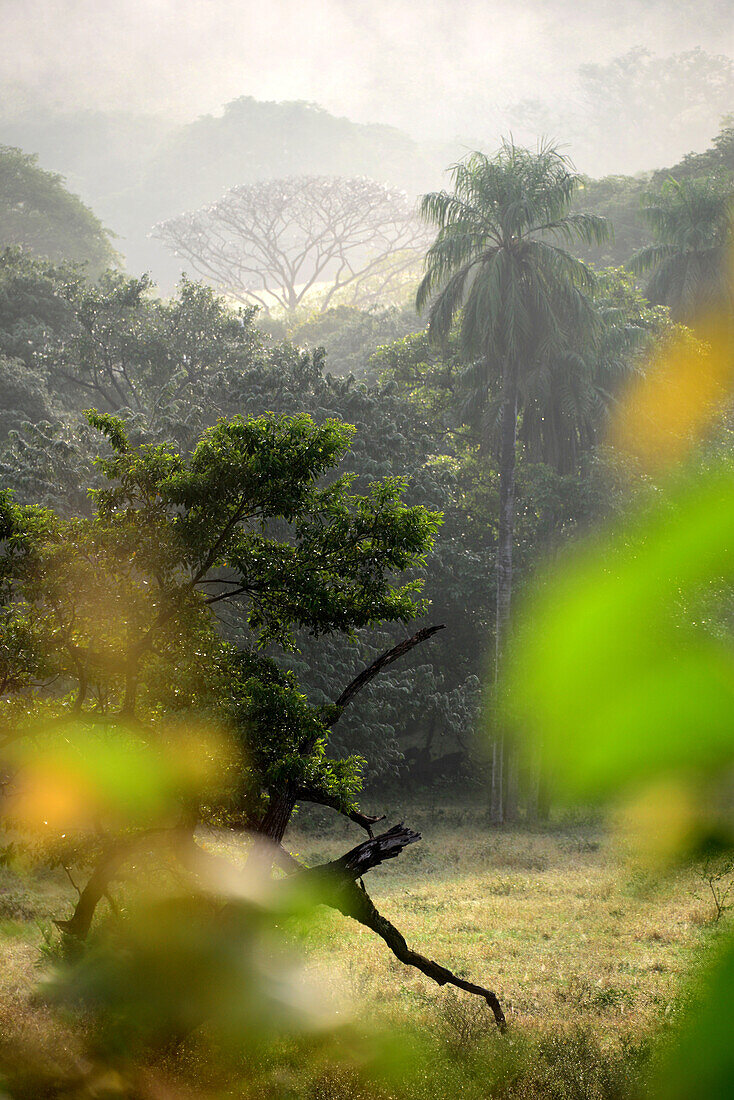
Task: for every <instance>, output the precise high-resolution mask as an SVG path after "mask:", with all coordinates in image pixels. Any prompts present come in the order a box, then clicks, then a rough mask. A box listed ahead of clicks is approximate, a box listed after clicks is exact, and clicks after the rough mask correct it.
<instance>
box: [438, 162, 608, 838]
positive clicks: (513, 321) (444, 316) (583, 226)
mask: <svg viewBox="0 0 734 1100" xmlns="http://www.w3.org/2000/svg"><path fill="white" fill-rule="evenodd" d="M453 183H454V191H453V193H448V192H446V191H441V192H438V193H433V194H429V195H426V196H425V197H424V199H423V203H422V208H421V209H422V213H423V216H424V217H425V219H426V220H427V221H428V222H430V223H433V224H434V225H436V226H438V235H437V237H436V240H435V241H434V243H433V244H432V245H431V247H430V248H429V250H428V254H427V256H426V273H425V276H424V278H423V280H422V282H421V285H420V287H419V290H418V296H417V305H418V308H419V309H423V308H425V307H426V306H428V305H430V308H429V314H428V316H429V322H428V327H429V333H430V334H431V335H432V336H433V338H435V339H436V340H441V339H445V338H446V336H447V335H448V333H449V331H450V328H451V325H452V323H453V321H454V319H455V318H456V317H457V316H458V315H459V314H461V321H460V338H461V343H462V346H463V349H464V351H465V354H466V355H467V356H468V357H472V358H474V360H475V362H476V364H477V366H476V369H477V370H478V371H479V372H481V373H483V375H484V379H485V390H487V391H488V390H489V388H490V386H491V385H492V384H493V381H494V380H497V381H498V386H499V402H500V417H499V418H500V431H501V441H500V462H499V468H500V499H499V525H498V536H497V575H496V622H495V668H496V670H497V672H499V667H500V662H501V655H502V649H503V644H504V640H505V634H506V631H507V626H508V622H509V616H510V601H511V594H512V550H513V536H514V523H515V462H516V453H515V452H516V439H517V422H518V413H519V396H520V392H521V383H522V379H523V377H524V376H525V375H526V374H527V372H528V371H529V370H530V369H531V368H532V367H533V365H534V364H535V363H536V362H537V361H538V360H539V359H541V358H543V359H546V358H548V357H549V356H550V355H551V354H552V353H553V351H554V349H558V351H559V352H561V353H563V352H564V351H565V349H566V347H567V345H568V342H569V336H570V335H571V334H573V333H574V332H576V331H578V330H579V329H580V328H582V327H585V326H587V325H589V323H590V319H591V306H590V303H589V300H588V298H587V296H586V295H585V294H584V290H585V289H589V288H590V287H591V286H592V285H593V276H592V273H591V271H590V270H589V268H587V267H586V265H585V264H584V263H583V262H581V261H580V260H577V259H576V258H574V257H573V256H571V255H570V253H569V252H567V251H566V250H565V249H564V248H562V247H560V246H559V245H558V244H557V243H554V240H557V239H558V238H561V239H563V240H565V241H572V240H577V239H581V240H585V241H595V240H596V241H598V240H601V239H602V238H603V236H604V234H605V232H606V227H605V223H604V221H603V219H601V218H599V217H597V216H595V215H591V214H582V213H569V211H568V208H569V205H570V201H571V198H572V196H573V193H574V191H575V189H576V187H577V186H578V176H577V175H576V174H575V173H574V172H573V171H572V170H571V168H570V166H569V163H568V161H567V159H566V158H565V157H563V156H561V155H560V154H559V153H558V151H557V150H556V149H555V147H553V146H551V145H544V146H541V147H540V148H539V149H538V151H537V152H535V153H532V152H529V151H528V150H526V149H520V148H518V147H516V146H515V145H513V144H512V143H510V142H505V143H504V144H503V145H502V148H501V149H500V151H499V152H498V153H497V154H496V155H495V156H494V157H489V156H486V155H485V154H482V153H473V154H471V156H469V157H468V158H467V159H466V160H464V161H462V162H460V163H459V164H457V165H456V166H455V167H454V169H453ZM502 755H503V753H502V747H501V743H500V746H499V748H498V758H497V766H496V767H494V768H493V792H494V795H493V816H494V817H495V819H497V820H500V821H501V820H502V818H503V793H502V791H503V785H504V781H503V767H502Z"/></svg>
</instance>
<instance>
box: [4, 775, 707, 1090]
mask: <svg viewBox="0 0 734 1100" xmlns="http://www.w3.org/2000/svg"><path fill="white" fill-rule="evenodd" d="M403 817H404V818H405V820H406V823H407V824H409V825H411V826H412V827H413V828H416V829H418V830H419V831H420V832H421V833H422V834H423V840H422V842H421V843H420V844H416V845H413V846H411V847H409V848H408V849H406V850H405V851H404V852H403V854H402V855H401V856H400V857H399V859H396V860H394V861H391V862H389V863H387V864H385V865H384V866H383V867H381V868H378V869H376V870H375V871H373V872H371V873H370V875H369V879H368V881H367V882H366V885H367V887H368V889H369V890H370V892H371V894H372V896H373V898H374V900H375V902H376V903H377V904H378V906H379V907H380V909H381V910H382V912H383V913H384V914H385V915H386V916H387V917H389V918H390V919H391V920H392V921H393V922H394V923H395V924H396V925H397V926H398V927H399V928H400V929H401V931H402V932H403V933H404V935H405V936H406V939H407V940H408V942H409V944H410V945H411V946H413V947H415V948H416V949H417V950H419V951H421V952H423V953H425V954H427V955H430V956H431V957H433V958H435V959H436V960H438V961H439V962H442V963H445V964H446V965H447V966H449V967H451V968H452V969H453V970H455V971H456V972H457V973H458V974H460V975H461V976H463V977H467V978H470V979H473V980H475V981H477V982H479V983H481V984H484V985H487V986H489V987H490V988H493V989H494V990H495V991H496V992H497V994H498V996H499V997H500V1000H501V1001H502V1004H503V1006H504V1008H505V1011H506V1013H507V1015H508V1019H509V1021H510V1023H511V1025H512V1029H511V1034H512V1035H514V1036H515V1039H514V1040H513V1043H514V1046H512V1045H510V1046H509V1047H508V1046H505V1047H504V1048H502V1047H497V1045H496V1044H497V1039H496V1037H495V1036H494V1034H493V1029H492V1025H491V1019H490V1017H489V1012H488V1010H487V1009H486V1007H485V1006H484V1004H483V1002H481V1001H480V1000H478V999H477V998H472V997H470V996H467V995H465V994H462V993H457V992H455V991H452V990H450V989H439V988H438V987H437V986H436V985H434V984H433V983H431V982H429V981H428V980H427V979H425V978H424V977H423V976H422V975H420V974H419V973H418V972H416V971H413V970H412V969H409V968H406V967H405V966H403V965H402V964H401V963H399V962H398V961H397V960H395V959H394V958H393V957H392V955H391V954H390V953H389V952H388V951H387V949H386V948H385V946H384V944H383V943H382V942H381V941H380V940H379V939H377V938H376V937H375V936H374V935H373V934H372V933H371V932H369V931H368V930H367V929H364V928H362V927H360V926H359V925H357V924H356V923H355V922H353V921H350V920H348V919H347V918H345V917H342V916H341V915H340V914H338V913H335V912H333V911H329V910H325V909H324V910H319V913H318V919H317V920H316V921H311V922H310V923H309V924H308V925H299V926H295V925H293V926H292V927H291V934H292V935H293V936H294V938H296V939H297V940H299V941H300V943H301V945H302V947H303V949H304V952H305V954H306V957H307V959H308V968H309V969H310V970H311V972H312V973H313V974H314V975H316V976H317V977H318V979H319V981H320V983H321V984H322V986H324V987H325V989H326V991H327V993H328V994H329V995H330V996H333V998H334V1000H335V1003H337V1004H339V1005H340V1006H341V1011H342V1012H343V1014H344V1015H345V1017H346V1016H349V1015H350V1014H351V1017H352V1018H353V1019H356V1021H357V1028H358V1029H359V1028H360V1027H362V1026H363V1025H366V1024H367V1023H369V1026H370V1028H374V1027H377V1028H378V1029H380V1028H382V1029H383V1031H386V1032H387V1033H388V1034H389V1033H390V1032H391V1031H395V1029H397V1028H403V1027H405V1026H406V1025H407V1026H409V1027H410V1028H412V1029H413V1030H414V1031H416V1032H418V1031H422V1032H423V1034H424V1035H426V1036H429V1037H430V1040H431V1042H432V1043H434V1047H432V1048H431V1049H432V1050H433V1052H434V1053H433V1054H432V1055H430V1057H429V1056H428V1055H426V1057H427V1058H428V1059H429V1061H430V1058H432V1057H434V1055H435V1057H436V1058H438V1059H439V1061H438V1062H436V1068H435V1074H436V1075H437V1077H436V1078H434V1076H433V1075H432V1073H429V1072H428V1071H426V1072H424V1073H423V1077H425V1078H426V1081H425V1082H424V1084H425V1087H426V1090H427V1091H426V1095H429V1094H430V1095H431V1098H432V1100H436V1098H437V1097H438V1096H439V1095H440V1096H444V1095H446V1096H452V1097H453V1096H454V1095H459V1094H462V1095H467V1096H474V1095H475V1094H476V1095H477V1096H480V1095H481V1096H483V1097H484V1096H487V1095H489V1093H487V1092H486V1073H487V1065H488V1064H490V1063H491V1065H492V1066H494V1071H496V1072H499V1070H498V1069H497V1066H498V1065H500V1063H502V1064H503V1065H504V1063H505V1062H506V1059H507V1057H508V1054H507V1052H508V1051H512V1052H513V1053H512V1057H513V1058H519V1057H520V1054H519V1051H520V1049H521V1047H523V1048H524V1046H527V1044H529V1045H530V1047H529V1049H530V1048H532V1056H528V1057H527V1058H526V1059H525V1061H524V1062H523V1066H524V1068H523V1069H522V1071H520V1070H519V1069H518V1068H517V1066H515V1063H513V1066H515V1068H512V1067H511V1068H510V1069H507V1068H506V1067H505V1069H504V1070H503V1071H502V1072H503V1073H505V1076H506V1078H507V1080H511V1081H512V1082H514V1083H513V1084H512V1087H511V1088H510V1087H509V1086H506V1084H505V1085H502V1087H500V1085H498V1084H497V1085H496V1087H494V1088H493V1090H492V1092H491V1095H492V1096H498V1097H499V1096H507V1097H513V1098H515V1097H523V1098H524V1097H536V1096H537V1097H541V1096H542V1097H555V1096H559V1097H565V1096H567V1095H568V1096H575V1095H578V1096H579V1097H583V1098H586V1097H596V1096H599V1097H601V1096H604V1097H605V1098H606V1097H609V1096H614V1095H617V1094H619V1095H620V1096H621V1095H626V1093H625V1089H629V1087H631V1086H630V1082H629V1079H628V1078H629V1072H630V1070H629V1067H630V1066H631V1065H632V1064H633V1063H634V1061H635V1059H636V1058H637V1053H630V1052H631V1051H637V1052H639V1049H640V1048H641V1046H643V1045H644V1042H645V1039H646V1037H647V1036H649V1035H651V1034H654V1033H656V1032H657V1031H658V1030H659V1029H660V1027H661V1025H665V1023H666V1022H667V1021H669V1020H671V1019H672V1018H673V1017H674V1016H675V1013H676V1011H677V1005H678V1003H679V996H680V991H681V988H682V986H683V984H684V982H685V979H686V977H687V975H688V973H689V972H690V969H691V967H692V964H693V962H694V960H695V959H696V958H697V956H699V954H700V952H701V949H702V948H703V947H704V946H705V944H706V943H707V942H708V940H709V938H710V937H711V936H712V935H714V934H716V932H715V928H716V927H718V928H721V925H722V924H726V923H727V921H726V920H724V921H722V922H720V923H719V925H718V926H716V925H715V922H714V916H715V914H714V913H713V906H712V903H711V901H710V899H707V898H706V896H705V894H704V893H703V892H702V891H701V889H700V879H698V878H697V877H696V875H695V872H694V871H690V872H682V871H681V872H679V873H676V874H674V875H671V876H670V877H668V878H666V879H665V880H663V881H653V880H652V879H651V878H650V877H649V876H646V875H644V874H642V873H641V872H640V871H639V870H635V869H634V867H633V866H632V865H631V864H629V863H626V862H624V861H623V860H622V859H621V858H620V855H619V852H618V851H617V850H616V848H615V846H614V844H613V843H612V840H611V839H610V837H609V836H608V835H607V834H606V833H605V832H604V830H603V829H602V828H601V827H600V826H599V825H597V824H590V823H588V822H586V823H584V822H566V823H559V824H556V825H554V826H553V827H551V828H546V829H533V828H511V829H509V828H508V829H504V830H498V829H492V828H491V827H490V826H489V824H488V821H487V816H486V808H485V807H484V806H483V805H482V804H481V803H476V802H475V803H471V802H469V801H467V800H466V799H459V798H456V797H453V798H449V797H447V796H444V795H442V796H440V797H438V796H437V797H436V799H435V801H430V800H427V799H426V798H425V797H424V798H423V799H421V800H414V801H412V802H411V803H409V804H408V805H407V806H406V804H405V802H404V801H403V803H402V807H401V812H399V813H398V812H397V811H393V812H388V823H392V822H394V821H396V820H401V819H402V818H403ZM361 839H362V835H361V833H360V831H359V830H358V829H357V828H356V827H354V826H352V825H350V824H349V823H345V822H343V821H341V820H340V819H338V818H336V817H335V816H334V815H333V814H330V813H328V812H327V811H321V810H316V809H311V810H309V811H305V812H302V813H300V814H299V815H298V817H297V819H296V821H295V824H294V827H293V829H292V830H291V833H290V834H289V837H288V840H289V843H290V847H291V848H292V850H294V851H296V852H298V853H299V854H300V855H301V856H302V857H304V858H305V859H306V860H307V861H308V862H320V861H323V860H326V859H330V858H333V857H335V856H337V855H339V854H341V853H343V852H344V851H345V850H346V849H348V848H349V847H351V846H353V845H354V844H357V843H359V841H360V840H361ZM205 843H206V844H207V845H208V846H211V847H213V848H216V849H217V850H219V851H227V852H228V853H229V854H231V855H232V857H233V858H235V859H237V858H238V857H239V858H241V856H242V850H243V846H242V842H241V840H240V838H239V837H237V836H236V835H234V834H226V833H219V834H211V835H210V836H208V837H207V838H206V840H205ZM73 901H74V894H73V889H72V887H71V886H70V883H69V881H68V880H67V879H66V877H65V876H64V875H63V873H62V872H60V871H53V872H52V871H47V872H43V873H38V874H36V875H34V876H32V877H26V878H24V879H22V880H21V879H18V878H17V877H16V876H14V875H13V874H12V873H11V872H9V871H8V870H2V871H0V951H1V952H2V958H1V965H0V1003H1V1005H2V1010H1V1011H2V1016H3V1017H4V1018H5V1019H6V1020H7V1019H8V1018H15V1019H25V1020H26V1021H27V1024H28V1027H30V1028H31V1030H33V1029H34V1028H35V1029H36V1030H37V1031H38V1032H39V1034H41V1033H42V1032H43V1028H44V1026H48V1017H47V1016H45V1014H44V1012H45V1010H43V1009H41V1008H39V1007H38V1006H37V1005H36V1004H35V1002H34V1000H33V989H34V986H35V984H36V982H37V980H38V976H39V961H41V962H43V960H44V952H43V948H44V944H45V943H46V942H47V940H48V938H49V930H50V929H51V928H52V927H53V926H52V924H51V918H52V917H53V916H58V915H62V916H65V915H68V913H69V912H70V908H71V905H72V904H73ZM559 1036H562V1037H563V1039H562V1041H560V1040H559ZM488 1044H489V1045H488ZM293 1049H294V1050H295V1047H294V1048H293ZM439 1052H440V1054H439ZM458 1055H460V1058H459V1060H458V1061H457V1057H456V1056H458ZM447 1059H448V1061H447ZM265 1061H266V1062H267V1065H266V1064H265V1063H263V1065H262V1066H261V1067H260V1069H259V1070H258V1074H261V1075H263V1077H262V1080H263V1081H264V1082H265V1083H263V1085H262V1088H263V1092H262V1095H263V1096H266V1095H267V1096H270V1095H272V1096H281V1095H282V1096H289V1097H290V1096H293V1097H300V1096H307V1097H310V1098H312V1100H330V1098H332V1100H341V1098H342V1097H345V1098H346V1097H359V1096H361V1095H363V1093H362V1092H360V1089H362V1088H363V1087H364V1088H366V1089H367V1091H366V1092H364V1095H365V1096H370V1097H372V1096H375V1097H377V1096H379V1097H380V1098H381V1097H382V1096H383V1092H382V1091H380V1089H378V1088H377V1086H376V1085H375V1084H374V1081H373V1082H372V1083H371V1084H369V1085H364V1082H363V1080H362V1078H361V1077H360V1076H359V1073H357V1071H356V1070H355V1069H354V1067H353V1065H352V1063H351V1062H349V1065H348V1066H347V1068H346V1069H345V1068H344V1067H343V1066H342V1065H341V1063H340V1062H339V1061H338V1060H337V1061H334V1060H333V1059H331V1060H328V1059H327V1061H326V1062H324V1061H323V1059H322V1060H321V1061H319V1062H318V1066H319V1068H318V1070H317V1069H315V1068H314V1065H312V1064H311V1062H309V1060H308V1058H304V1057H301V1056H300V1055H299V1056H298V1057H296V1056H295V1055H294V1054H293V1051H291V1053H290V1054H284V1053H283V1049H281V1050H280V1054H279V1055H278V1057H277V1058H276V1057H275V1056H272V1057H270V1058H269V1059H266V1060H265ZM348 1061H349V1060H348ZM518 1064H519V1063H518ZM294 1065H295V1066H297V1067H298V1068H297V1069H294V1068H293V1067H294ZM289 1066H290V1070H287V1067H289ZM451 1067H453V1068H451ZM528 1067H530V1068H528ZM590 1067H591V1068H592V1069H593V1072H591V1069H590ZM594 1067H595V1068H594ZM189 1070H190V1067H189ZM189 1070H187V1072H189ZM286 1071H287V1072H286ZM289 1073H290V1077H289V1076H288V1074H289ZM528 1073H529V1074H530V1076H529V1077H528ZM284 1074H285V1077H284ZM355 1074H356V1076H355ZM452 1074H455V1075H458V1076H456V1077H455V1078H454V1077H452ZM482 1074H484V1075H485V1077H484V1078H483V1077H482ZM508 1074H509V1076H507V1075H508ZM194 1076H196V1074H194ZM286 1078H287V1079H288V1081H289V1082H290V1083H289V1084H288V1085H287V1086H286V1085H284V1084H282V1082H283V1081H284V1080H285V1079H286ZM436 1079H440V1080H441V1081H442V1082H443V1085H442V1088H443V1091H440V1092H436V1089H435V1080H436ZM582 1079H583V1081H584V1082H585V1084H584V1085H583V1088H581V1086H580V1085H579V1081H581V1080H582ZM248 1080H249V1081H250V1084H249V1085H248V1091H244V1086H242V1090H243V1091H239V1092H238V1091H236V1090H235V1091H234V1092H226V1093H225V1092H221V1093H220V1092H218V1091H212V1092H207V1093H205V1094H204V1093H202V1094H201V1095H206V1096H207V1097H208V1096H210V1095H211V1096H217V1097H218V1096H220V1095H222V1096H224V1095H227V1096H229V1095H232V1096H245V1095H247V1096H248V1097H249V1096H250V1095H253V1096H255V1095H257V1096H259V1095H261V1094H260V1093H259V1092H257V1089H255V1091H254V1092H253V1091H252V1087H251V1085H252V1081H251V1078H248ZM257 1080H260V1077H258V1078H257ZM432 1080H433V1082H434V1083H433V1085H431V1081H432ZM503 1080H505V1078H503ZM274 1081H277V1082H281V1083H280V1084H277V1085H275V1084H274V1083H273V1082H274ZM360 1082H362V1083H360ZM452 1082H453V1083H452ZM518 1082H520V1083H518ZM573 1082H575V1084H573ZM503 1090H504V1091H503ZM579 1090H580V1091H579ZM12 1095H15V1093H13V1094H12ZM17 1095H19V1096H21V1095H25V1094H24V1093H22V1092H18V1094H17ZM28 1095H33V1093H32V1091H31V1092H30V1093H29V1094H28ZM39 1095H40V1093H39ZM49 1095H52V1094H51V1093H49ZM70 1095H73V1094H70ZM80 1095H81V1094H80ZM84 1095H86V1094H84ZM141 1095H142V1094H141ZM172 1095H173V1094H172ZM196 1095H199V1094H198V1093H197V1094H196ZM384 1095H385V1096H388V1095H389V1096H392V1095H398V1093H397V1092H392V1091H390V1089H388V1090H387V1092H385V1093H384ZM400 1095H407V1093H406V1094H403V1093H400ZM419 1095H423V1093H422V1092H421V1091H420V1089H419V1088H418V1086H417V1085H416V1086H415V1089H414V1091H412V1092H410V1096H419Z"/></svg>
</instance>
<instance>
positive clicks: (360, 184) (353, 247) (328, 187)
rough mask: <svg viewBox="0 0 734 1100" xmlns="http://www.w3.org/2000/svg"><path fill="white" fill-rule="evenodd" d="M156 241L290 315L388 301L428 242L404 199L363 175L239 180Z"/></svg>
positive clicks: (230, 288)
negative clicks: (314, 307)
mask: <svg viewBox="0 0 734 1100" xmlns="http://www.w3.org/2000/svg"><path fill="white" fill-rule="evenodd" d="M153 235H154V236H155V237H157V238H158V239H159V240H161V241H162V242H163V243H164V244H165V245H166V246H167V247H168V248H170V249H172V250H173V251H174V252H175V253H176V255H178V256H182V257H183V258H184V259H185V260H186V261H187V262H188V263H190V264H191V265H192V266H193V268H194V270H195V271H196V272H197V273H198V274H199V275H200V276H202V277H203V278H205V279H208V280H211V281H212V282H213V283H214V284H215V286H217V287H218V288H219V289H220V290H221V291H223V292H225V293H227V294H230V295H232V296H233V297H235V298H236V299H238V300H239V301H241V302H243V303H245V304H247V303H251V302H256V303H258V304H259V305H261V306H263V307H264V308H266V309H269V308H270V307H272V306H276V307H279V308H280V309H283V310H285V311H286V312H287V313H293V311H294V310H296V309H298V307H299V306H301V305H303V304H304V303H306V302H308V301H310V300H311V299H313V298H314V296H316V297H317V298H318V299H319V304H320V307H321V309H327V308H328V307H329V305H330V304H331V301H332V299H333V298H334V297H335V296H336V295H339V297H340V298H343V297H344V295H345V293H347V292H348V293H349V295H350V297H351V298H352V299H354V300H356V301H358V302H360V301H367V302H370V301H375V300H376V301H378V302H382V303H384V302H386V301H389V300H390V295H391V294H394V291H395V288H396V287H398V286H399V285H400V282H401V280H402V278H403V276H404V274H405V272H406V271H408V270H409V269H410V268H411V267H414V266H415V265H416V263H417V261H418V259H419V257H420V254H421V251H422V247H423V243H424V241H423V237H424V233H423V230H422V227H421V225H420V223H419V222H418V221H417V219H416V218H415V216H414V213H413V209H412V206H411V203H410V202H409V200H408V199H407V196H405V195H404V194H403V193H402V192H400V191H397V190H395V189H389V188H387V187H384V186H383V185H382V184H379V183H376V182H375V181H374V180H369V179H366V178H365V177H350V178H341V179H340V178H330V177H327V176H290V177H288V178H286V179H271V180H264V181H262V182H260V183H250V184H240V185H239V186H237V187H233V188H231V189H230V190H229V191H227V193H226V194H225V195H223V196H222V198H221V199H219V200H218V201H217V202H214V203H211V204H209V205H208V206H206V207H204V208H203V209H202V210H199V211H196V212H194V213H190V214H181V215H179V216H178V217H176V218H171V219H169V220H168V221H165V222H163V223H161V224H160V225H158V226H156V228H155V229H154V230H153Z"/></svg>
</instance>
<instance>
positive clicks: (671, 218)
mask: <svg viewBox="0 0 734 1100" xmlns="http://www.w3.org/2000/svg"><path fill="white" fill-rule="evenodd" d="M733 197H734V185H733V184H732V182H731V181H730V180H728V181H727V180H720V179H714V178H712V177H703V178H700V179H688V180H680V181H678V180H674V179H670V180H668V182H667V183H666V184H664V185H663V188H662V190H661V191H660V193H659V195H657V196H655V197H654V198H652V199H651V200H650V201H649V202H648V204H647V206H646V207H644V209H643V216H644V218H645V220H646V221H647V223H648V225H649V226H650V228H651V229H652V231H653V235H654V237H655V242H654V243H653V244H651V245H648V247H647V248H643V249H641V250H640V251H639V252H638V253H637V254H636V255H635V256H633V258H632V263H631V267H632V270H633V271H634V272H635V273H637V274H641V273H643V272H646V271H650V270H652V275H651V277H650V279H649V281H648V284H647V296H648V298H649V299H650V301H651V302H656V303H659V304H662V305H667V306H670V309H671V311H672V313H673V316H674V317H675V318H676V320H680V321H689V320H691V319H692V317H693V316H694V315H695V314H696V313H697V312H698V311H699V310H700V309H701V308H706V307H710V306H712V305H715V304H717V303H718V302H720V301H721V300H722V298H723V297H724V295H725V293H726V290H725V286H726V250H727V245H728V243H729V242H730V239H731V203H732V198H733Z"/></svg>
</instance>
